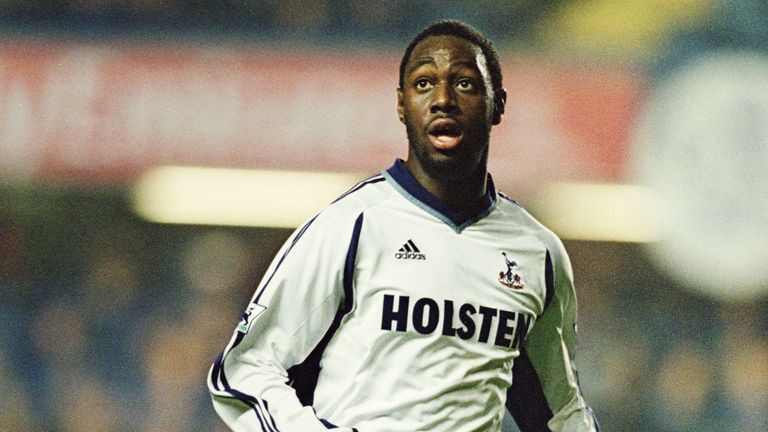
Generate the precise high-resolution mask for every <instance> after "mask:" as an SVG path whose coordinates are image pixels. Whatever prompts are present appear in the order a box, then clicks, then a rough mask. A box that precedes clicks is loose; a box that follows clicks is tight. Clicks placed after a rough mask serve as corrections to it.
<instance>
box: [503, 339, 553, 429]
mask: <svg viewBox="0 0 768 432" xmlns="http://www.w3.org/2000/svg"><path fill="white" fill-rule="evenodd" d="M507 409H508V410H509V413H510V414H511V415H512V418H514V419H515V423H517V427H518V428H519V429H520V431H522V432H539V431H548V430H549V428H548V427H547V422H549V420H551V419H552V417H553V414H552V410H551V409H550V408H549V404H548V403H547V398H546V397H545V396H544V390H543V389H542V387H541V381H540V380H539V376H538V374H537V373H536V369H534V368H533V364H532V363H531V359H530V358H529V357H528V353H527V352H526V351H525V348H520V355H519V356H518V357H517V358H516V359H515V363H514V365H513V366H512V385H511V386H510V387H509V388H508V389H507Z"/></svg>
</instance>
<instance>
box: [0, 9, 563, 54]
mask: <svg viewBox="0 0 768 432" xmlns="http://www.w3.org/2000/svg"><path fill="white" fill-rule="evenodd" d="M562 3H565V0H546V1H534V0H517V1H508V2H501V1H485V2H478V3H477V4H467V3H466V2H461V1H456V0H450V1H436V0H428V1H420V2H411V1H406V0H393V1H381V0H377V1H360V0H342V1H329V0H322V1H312V2H307V1H302V0H286V1H276V0H266V1H256V0H220V1H213V0H209V1H202V0H190V1H185V0H155V1H150V0H123V1H120V0H81V1H64V0H59V1H50V0H49V1H39V0H38V1H12V0H9V1H4V2H0V25H1V27H0V28H2V31H3V32H5V33H6V34H22V35H30V34H34V35H38V36H39V35H42V36H56V37H74V38H81V37H85V38H94V37H95V38H103V37H119V38H125V37H131V36H134V37H141V38H150V39H162V38H167V37H172V38H173V37H183V38H190V37H203V38H206V39H208V40H210V39H214V40H216V39H223V40H231V39H242V40H264V39H267V40H271V39H275V38H277V39H281V40H282V39H287V40H291V41H296V42H311V43H313V44H314V43H322V42H323V41H329V42H334V43H345V42H350V43H360V41H362V40H366V41H369V42H374V43H397V44H402V43H403V42H405V41H407V40H408V38H410V37H411V36H412V34H413V33H414V31H415V30H416V29H420V28H423V27H426V26H427V25H429V24H430V23H431V22H432V21H433V20H435V19H436V18H439V17H445V18H448V17H450V18H456V19H462V20H465V21H467V22H469V23H470V24H475V25H478V24H482V25H483V29H484V31H485V32H487V33H488V35H489V36H491V37H492V38H494V39H497V40H498V41H499V42H503V41H504V40H507V39H523V38H525V37H526V35H527V32H528V31H529V30H530V29H531V26H533V25H534V24H535V23H536V22H537V19H539V18H541V17H542V16H543V15H545V14H546V13H547V12H548V11H550V10H551V9H552V8H554V7H556V6H558V5H560V4H562Z"/></svg>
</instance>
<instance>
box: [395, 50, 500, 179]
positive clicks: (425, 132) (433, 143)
mask: <svg viewBox="0 0 768 432" xmlns="http://www.w3.org/2000/svg"><path fill="white" fill-rule="evenodd" d="M502 106H503V105H502ZM397 111H398V115H399V116H400V120H401V121H402V122H403V123H404V124H405V126H406V132H407V133H408V142H409V152H408V165H409V167H410V168H416V170H417V171H420V172H421V173H424V174H426V175H429V176H430V177H432V178H435V179H446V180H449V179H461V178H462V177H464V176H468V175H471V174H473V173H477V172H480V171H482V173H485V169H486V162H487V159H488V140H489V138H490V131H491V126H492V124H494V123H496V122H498V119H499V116H500V112H496V113H495V112H494V101H493V94H492V86H491V78H490V74H489V72H488V67H487V66H486V61H485V56H484V55H483V54H482V51H481V49H480V47H478V46H476V45H474V44H472V43H471V42H469V41H467V40H465V39H463V38H459V37H455V36H430V37H427V38H426V39H424V40H422V41H421V42H419V43H418V44H417V45H416V47H415V48H414V50H413V52H412V53H411V56H410V58H409V59H408V63H407V64H406V67H405V72H404V76H403V87H402V88H400V89H398V107H397Z"/></svg>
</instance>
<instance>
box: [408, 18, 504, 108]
mask: <svg viewBox="0 0 768 432" xmlns="http://www.w3.org/2000/svg"><path fill="white" fill-rule="evenodd" d="M430 36H456V37H459V38H462V39H465V40H467V41H469V42H471V43H473V44H475V45H477V46H478V47H480V50H481V51H482V53H483V56H484V57H485V62H486V64H487V65H488V72H489V73H490V74H491V86H492V87H493V89H492V90H493V97H494V99H496V95H497V94H498V93H499V91H500V90H501V89H502V83H501V78H502V77H501V65H500V64H499V55H498V53H497V52H496V49H495V48H494V47H493V42H491V40H490V39H488V38H487V37H486V36H485V35H484V34H482V33H481V32H480V31H479V30H477V29H476V28H474V27H472V26H471V25H469V24H467V23H465V22H463V21H458V20H442V21H438V22H436V23H434V24H432V25H430V26H429V27H427V28H425V29H424V30H422V31H421V32H420V33H419V34H417V35H416V37H415V38H413V40H412V41H411V43H410V44H408V47H407V48H406V49H405V53H404V54H403V59H402V60H400V81H399V86H400V88H403V85H404V81H405V66H406V65H407V64H408V60H410V57H411V53H412V52H413V49H414V48H416V45H418V43H419V42H421V41H423V40H424V39H426V38H428V37H430Z"/></svg>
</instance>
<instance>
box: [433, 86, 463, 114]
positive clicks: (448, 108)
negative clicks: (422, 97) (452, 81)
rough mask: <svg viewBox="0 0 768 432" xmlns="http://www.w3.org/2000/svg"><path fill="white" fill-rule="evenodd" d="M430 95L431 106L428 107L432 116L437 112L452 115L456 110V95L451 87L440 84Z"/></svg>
mask: <svg viewBox="0 0 768 432" xmlns="http://www.w3.org/2000/svg"><path fill="white" fill-rule="evenodd" d="M432 95H433V96H432V105H431V106H430V111H431V112H432V114H436V113H438V112H445V113H452V112H455V111H456V109H457V108H458V107H457V106H456V95H455V94H454V91H453V89H452V88H451V86H449V85H447V84H442V83H441V84H439V85H437V86H436V87H435V90H434V91H433V93H432Z"/></svg>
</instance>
